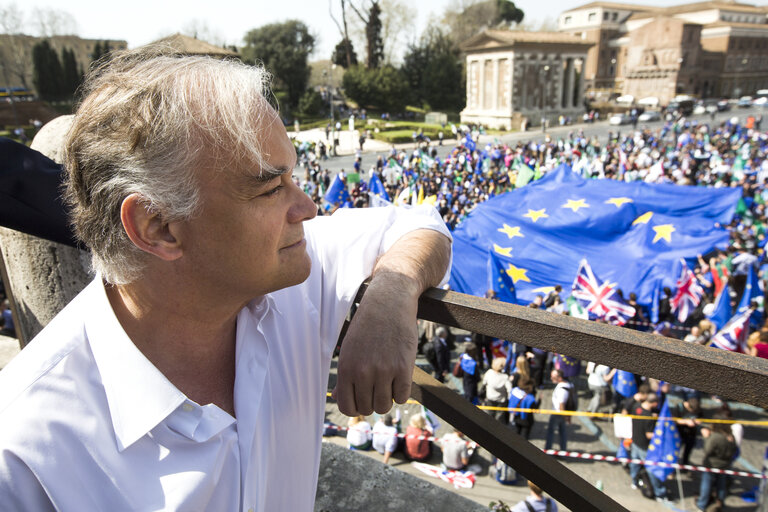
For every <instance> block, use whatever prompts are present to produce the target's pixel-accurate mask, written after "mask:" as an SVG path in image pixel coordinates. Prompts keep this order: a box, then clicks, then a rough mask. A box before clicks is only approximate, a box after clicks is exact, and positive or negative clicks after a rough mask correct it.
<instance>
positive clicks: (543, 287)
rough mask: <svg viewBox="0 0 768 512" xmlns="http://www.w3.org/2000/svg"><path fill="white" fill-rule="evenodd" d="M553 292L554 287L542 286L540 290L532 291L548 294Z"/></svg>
mask: <svg viewBox="0 0 768 512" xmlns="http://www.w3.org/2000/svg"><path fill="white" fill-rule="evenodd" d="M553 291H555V287H554V286H542V287H541V288H536V289H535V290H532V293H549V292H553Z"/></svg>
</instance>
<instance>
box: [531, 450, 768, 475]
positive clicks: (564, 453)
mask: <svg viewBox="0 0 768 512" xmlns="http://www.w3.org/2000/svg"><path fill="white" fill-rule="evenodd" d="M544 453H546V454H547V455H557V456H559V457H572V458H576V459H586V460H596V461H601V462H627V463H632V464H643V465H645V466H661V467H663V468H673V469H687V470H688V471H699V472H701V473H717V474H723V475H730V476H745V477H750V478H761V479H768V475H763V474H761V473H751V472H748V471H735V470H733V469H717V468H708V467H705V466H692V465H690V464H673V463H671V462H651V461H645V460H642V459H631V458H628V457H615V456H613V455H599V454H593V453H583V452H570V451H563V450H544Z"/></svg>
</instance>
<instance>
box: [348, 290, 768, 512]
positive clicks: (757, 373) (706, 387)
mask: <svg viewBox="0 0 768 512" xmlns="http://www.w3.org/2000/svg"><path fill="white" fill-rule="evenodd" d="M365 289H366V287H365V286H363V287H362V288H361V290H360V293H359V294H358V299H359V298H360V297H362V294H364V293H365ZM418 316H419V318H422V319H424V320H430V321H433V322H437V323H440V324H444V325H449V326H451V327H458V328H460V329H465V330H467V331H471V332H476V333H481V334H486V335H489V336H493V337H496V338H501V339H507V340H514V341H516V342H518V343H523V344H525V345H530V346H534V347H538V348H540V349H543V350H548V351H551V352H557V353H559V354H564V355H568V356H571V357H577V358H579V359H582V360H589V361H595V362H597V363H602V364H606V365H608V366H611V367H615V368H621V369H623V370H628V371H631V372H633V373H638V374H640V375H645V376H647V377H653V378H656V379H659V380H664V381H667V382H671V383H674V384H679V385H682V386H686V387H690V388H694V389H698V390H701V391H705V392H709V393H716V394H717V395H719V396H722V397H726V398H729V399H732V400H736V401H739V402H745V403H748V404H752V405H756V406H759V407H766V406H767V405H768V394H766V393H765V392H764V390H765V389H768V360H765V359H760V358H755V357H751V356H747V355H744V354H736V353H731V352H726V351H723V350H718V349H713V348H708V347H702V346H700V345H696V344H692V343H685V342H682V341H679V340H675V339H671V338H664V337H661V336H656V335H653V334H649V333H644V332H639V331H633V330H630V329H624V328H621V327H614V326H611V325H607V324H598V323H595V322H589V321H586V320H580V319H577V318H571V317H567V316H562V315H554V314H552V313H547V312H546V311H542V310H536V309H531V308H525V307H521V306H514V305H511V304H507V303H503V302H498V301H492V300H488V299H482V298H478V297H473V296H469V295H464V294H461V293H456V292H450V291H444V290H437V289H431V290H429V291H427V292H426V293H424V295H422V297H421V299H420V301H419V314H418ZM342 335H343V333H342ZM411 397H412V398H414V399H415V400H417V401H419V402H420V403H422V404H423V405H424V406H425V407H427V408H428V409H430V410H432V411H433V412H434V413H435V414H437V415H438V416H440V417H441V418H443V419H444V420H446V421H447V422H449V423H450V424H452V425H454V426H455V427H457V428H458V429H459V430H460V431H461V432H463V433H464V434H466V435H467V436H468V437H469V438H470V439H472V440H473V441H475V442H476V443H477V444H478V445H480V446H482V447H483V448H485V449H486V450H488V451H489V452H491V453H492V454H494V455H495V456H496V457H498V458H500V459H502V460H503V461H504V462H506V463H507V464H509V465H510V466H512V467H513V468H515V470H516V471H518V472H519V473H520V474H522V475H523V476H525V477H526V478H528V479H529V480H532V481H533V482H535V483H536V484H538V485H539V486H540V487H541V488H542V489H544V490H545V491H547V493H549V494H550V495H551V496H552V497H554V498H555V499H557V500H558V501H560V502H561V503H563V504H564V505H565V506H567V507H568V508H570V509H571V510H579V511H604V512H608V511H611V512H613V511H623V510H626V509H625V508H624V507H622V506H621V505H620V504H618V503H616V502H615V501H614V500H613V499H612V498H610V497H609V496H607V495H606V494H605V493H603V492H602V491H600V490H598V489H596V488H595V487H594V486H593V485H591V484H590V483H589V482H587V481H586V480H584V479H583V478H581V477H580V476H578V475H577V474H575V473H574V472H572V471H571V470H569V469H568V468H566V467H565V466H563V465H562V464H560V463H559V462H557V461H556V460H555V459H553V458H552V457H550V456H549V455H546V454H545V453H543V452H542V451H541V450H539V449H538V448H536V447H535V446H533V445H532V444H530V443H529V442H528V441H526V440H525V439H524V438H522V437H521V436H518V435H517V434H515V433H514V432H513V431H512V430H511V429H509V428H507V427H506V426H504V425H502V424H501V423H499V422H498V421H496V420H494V419H493V418H492V417H491V416H489V415H488V414H485V413H484V412H482V411H481V410H479V409H478V408H476V407H475V406H473V405H472V404H470V403H469V402H467V401H466V400H464V399H463V398H462V397H460V396H459V395H457V394H456V393H455V392H454V391H452V390H450V389H449V388H447V387H446V386H444V385H443V384H441V383H439V382H438V381H437V380H435V379H433V378H432V377H431V376H429V375H427V374H426V373H425V372H424V371H422V370H420V369H418V368H416V369H415V370H414V373H413V386H412V388H411Z"/></svg>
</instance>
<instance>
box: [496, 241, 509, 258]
mask: <svg viewBox="0 0 768 512" xmlns="http://www.w3.org/2000/svg"><path fill="white" fill-rule="evenodd" d="M493 250H494V251H496V252H497V253H499V254H501V255H502V256H507V257H509V256H511V255H512V248H511V247H500V246H498V245H496V244H493Z"/></svg>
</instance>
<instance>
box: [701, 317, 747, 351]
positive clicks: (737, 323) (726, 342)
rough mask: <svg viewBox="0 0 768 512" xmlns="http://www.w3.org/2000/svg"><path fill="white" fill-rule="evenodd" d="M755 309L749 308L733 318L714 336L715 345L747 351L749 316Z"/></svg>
mask: <svg viewBox="0 0 768 512" xmlns="http://www.w3.org/2000/svg"><path fill="white" fill-rule="evenodd" d="M753 312H754V309H748V310H746V311H745V312H743V313H739V314H738V315H736V316H734V317H733V318H731V319H730V320H729V321H728V323H727V324H725V326H724V327H723V328H722V329H720V330H719V331H717V334H715V335H714V336H712V345H711V346H713V347H717V348H721V349H723V350H728V351H730V352H745V351H746V350H745V349H746V345H747V334H748V333H749V317H750V316H752V313H753Z"/></svg>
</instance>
